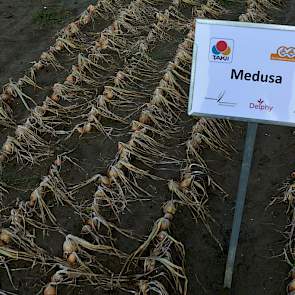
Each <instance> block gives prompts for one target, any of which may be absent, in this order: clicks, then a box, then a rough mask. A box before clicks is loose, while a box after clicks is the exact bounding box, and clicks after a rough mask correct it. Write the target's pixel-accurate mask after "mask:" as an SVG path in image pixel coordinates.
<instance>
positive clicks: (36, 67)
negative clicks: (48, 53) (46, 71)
mask: <svg viewBox="0 0 295 295" xmlns="http://www.w3.org/2000/svg"><path fill="white" fill-rule="evenodd" d="M43 68H44V64H43V63H42V62H41V61H38V62H36V63H34V65H33V69H34V70H37V71H40V70H42V69H43Z"/></svg>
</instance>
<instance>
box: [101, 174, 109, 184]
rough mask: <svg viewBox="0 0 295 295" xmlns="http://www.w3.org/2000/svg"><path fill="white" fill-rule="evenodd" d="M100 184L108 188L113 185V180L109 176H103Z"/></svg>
mask: <svg viewBox="0 0 295 295" xmlns="http://www.w3.org/2000/svg"><path fill="white" fill-rule="evenodd" d="M100 182H101V183H102V184H104V185H106V186H110V185H111V180H110V178H109V177H107V176H101V177H100Z"/></svg>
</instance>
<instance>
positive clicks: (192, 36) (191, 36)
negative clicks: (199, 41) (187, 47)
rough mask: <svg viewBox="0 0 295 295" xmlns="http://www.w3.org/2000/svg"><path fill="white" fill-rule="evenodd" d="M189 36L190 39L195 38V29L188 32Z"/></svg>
mask: <svg viewBox="0 0 295 295" xmlns="http://www.w3.org/2000/svg"><path fill="white" fill-rule="evenodd" d="M187 37H188V38H189V39H191V40H193V39H194V38H195V33H194V31H189V32H188V33H187Z"/></svg>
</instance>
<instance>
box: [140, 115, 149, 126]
mask: <svg viewBox="0 0 295 295" xmlns="http://www.w3.org/2000/svg"><path fill="white" fill-rule="evenodd" d="M138 121H139V122H140V123H142V124H150V123H151V119H150V117H149V115H148V114H146V113H141V115H140V117H139V120H138Z"/></svg>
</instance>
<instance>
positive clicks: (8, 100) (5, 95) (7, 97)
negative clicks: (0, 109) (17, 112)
mask: <svg viewBox="0 0 295 295" xmlns="http://www.w3.org/2000/svg"><path fill="white" fill-rule="evenodd" d="M1 100H3V101H5V102H6V103H8V104H10V103H11V102H12V101H13V98H12V96H11V95H9V94H8V93H2V94H1Z"/></svg>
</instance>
